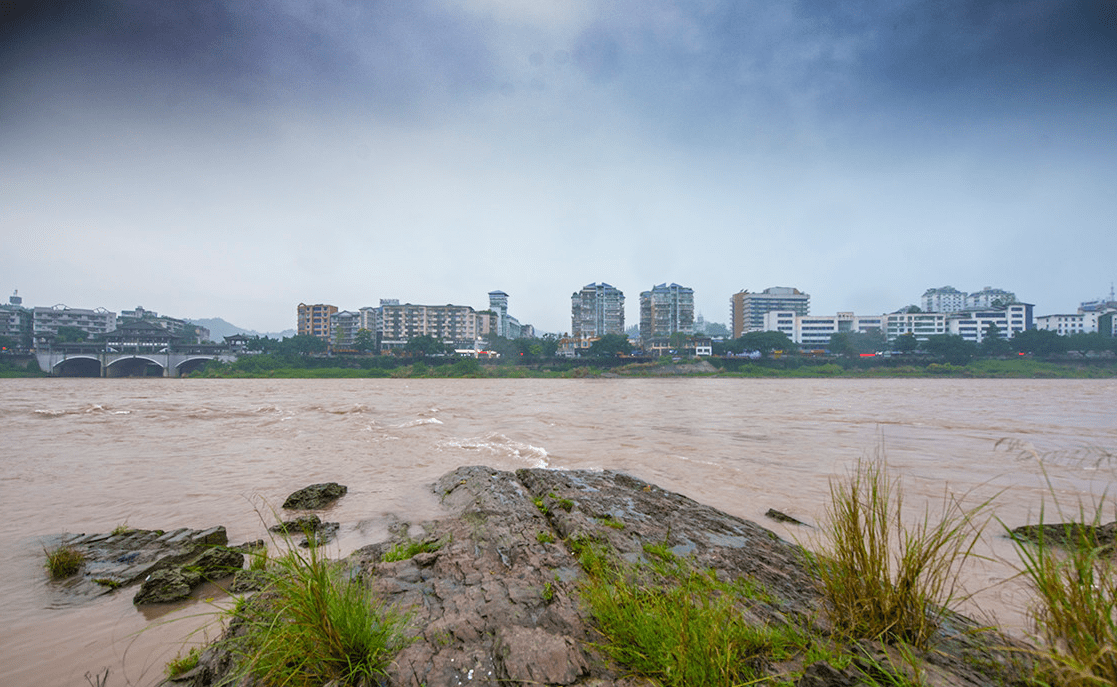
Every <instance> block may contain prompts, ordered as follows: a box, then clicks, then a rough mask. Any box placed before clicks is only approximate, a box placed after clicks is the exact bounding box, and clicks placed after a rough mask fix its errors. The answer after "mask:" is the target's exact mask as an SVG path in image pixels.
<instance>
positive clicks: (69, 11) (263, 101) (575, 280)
mask: <svg viewBox="0 0 1117 687" xmlns="http://www.w3.org/2000/svg"><path fill="white" fill-rule="evenodd" d="M3 12H8V13H9V14H8V16H6V17H5V18H4V19H3V24H2V25H0V240H2V241H0V245H2V248H0V250H2V254H3V271H2V272H0V274H2V278H0V289H2V290H6V291H7V292H8V293H11V291H12V290H14V289H19V292H20V295H22V296H23V297H24V303H25V305H54V304H56V303H65V304H67V305H69V306H71V307H81V308H93V307H105V308H108V309H110V310H114V311H119V310H121V309H126V308H132V307H135V306H136V305H143V306H144V307H146V308H148V309H152V310H157V311H159V312H160V313H163V314H167V315H171V316H175V317H187V318H202V317H223V318H225V319H226V320H229V321H230V322H232V323H234V324H237V325H239V326H241V327H246V328H250V329H256V330H259V331H277V330H281V329H286V328H292V327H294V325H295V308H296V306H297V304H298V303H299V302H300V301H302V302H307V303H319V302H325V303H331V304H334V305H337V306H338V307H340V308H342V309H350V310H355V309H357V308H359V307H362V306H366V305H377V304H378V301H379V299H380V298H398V299H400V301H401V302H412V303H425V304H445V303H455V304H462V305H472V306H474V307H476V308H479V309H480V308H484V307H487V305H488V298H487V293H488V292H489V291H491V290H494V289H501V290H503V291H506V292H507V293H508V294H509V295H510V311H511V313H512V314H513V315H516V316H517V317H518V318H519V319H520V320H521V321H523V322H525V323H532V324H535V325H536V327H537V328H539V329H540V330H543V331H560V332H561V331H568V330H569V328H570V295H571V293H572V292H573V291H576V290H578V289H579V288H581V287H582V286H583V285H585V284H588V283H590V282H600V281H605V282H608V283H610V284H612V285H614V286H616V287H618V288H620V289H621V290H623V291H624V293H625V296H626V299H627V323H628V324H630V325H631V324H636V323H637V319H638V312H639V311H638V297H639V293H640V292H641V291H643V290H647V289H650V288H651V287H652V286H653V285H655V284H658V283H662V282H668V283H670V282H678V283H680V284H683V285H685V286H689V287H691V288H693V289H694V290H695V301H696V305H697V309H698V310H699V311H701V312H702V314H703V315H704V316H705V317H706V319H707V320H712V321H719V322H726V321H727V320H728V319H729V299H730V296H731V295H732V294H733V293H736V292H737V291H740V290H742V289H748V290H752V291H756V290H761V289H764V288H766V287H769V286H794V287H798V288H800V289H802V290H804V291H806V292H808V293H810V294H811V312H812V313H815V314H827V313H830V314H832V313H834V312H836V311H839V310H852V311H855V312H857V313H859V314H879V313H882V312H889V311H892V310H895V309H897V308H899V307H901V306H903V305H906V304H909V303H917V302H918V299H919V296H920V295H921V294H922V293H923V291H924V290H926V289H927V288H929V287H937V286H943V285H947V284H949V285H953V286H955V287H956V288H959V289H961V290H963V291H976V290H978V289H981V288H982V287H985V286H995V287H1001V288H1005V289H1009V290H1012V291H1015V292H1016V294H1017V295H1018V296H1019V297H1020V298H1021V299H1022V300H1024V301H1026V302H1031V303H1034V304H1036V310H1037V314H1048V313H1055V312H1073V311H1074V309H1075V308H1076V307H1077V305H1078V303H1079V302H1080V301H1083V300H1088V299H1093V298H1097V297H1101V296H1103V295H1106V294H1107V293H1108V292H1109V289H1110V283H1111V282H1112V281H1114V280H1115V279H1117V267H1115V256H1117V227H1115V218H1117V2H1115V1H1114V0H1074V1H1071V0H1065V1H1058V0H1038V1H1037V0H938V1H936V2H909V1H906V0H849V1H846V2H831V1H829V0H800V1H798V2H795V1H773V0H704V1H694V2H668V1H665V0H611V1H609V2H604V1H597V2H590V1H588V0H561V1H560V0H553V1H550V2H547V1H543V0H540V1H535V2H522V1H521V0H430V1H422V0H407V1H406V2H403V1H399V2H363V1H362V2H358V1H345V0H289V1H276V2H270V3H265V2H255V1H248V0H245V1H242V2H234V1H227V2H220V1H217V0H193V1H191V2H170V1H167V2H153V1H151V0H123V1H121V2H107V1H105V2H101V1H97V0H58V1H56V2H45V1H44V2H38V3H35V2H31V3H20V2H16V3H0V13H3ZM8 293H0V296H4V297H6V296H7V295H8Z"/></svg>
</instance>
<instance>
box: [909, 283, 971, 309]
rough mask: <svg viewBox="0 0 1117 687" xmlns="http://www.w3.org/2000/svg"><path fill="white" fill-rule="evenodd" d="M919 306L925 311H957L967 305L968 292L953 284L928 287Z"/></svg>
mask: <svg viewBox="0 0 1117 687" xmlns="http://www.w3.org/2000/svg"><path fill="white" fill-rule="evenodd" d="M919 307H920V308H922V309H923V312H957V311H959V310H961V309H963V308H965V307H966V294H965V293H964V292H962V291H959V290H958V289H956V288H954V287H953V286H943V287H940V288H937V289H927V290H926V291H924V292H923V297H922V298H921V299H920V300H919Z"/></svg>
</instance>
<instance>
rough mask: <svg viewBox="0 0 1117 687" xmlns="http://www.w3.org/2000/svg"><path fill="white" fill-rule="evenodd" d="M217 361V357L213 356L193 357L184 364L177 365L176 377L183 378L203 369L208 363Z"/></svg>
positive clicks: (183, 362) (184, 361)
mask: <svg viewBox="0 0 1117 687" xmlns="http://www.w3.org/2000/svg"><path fill="white" fill-rule="evenodd" d="M216 359H217V356H212V355H196V356H191V357H189V358H187V359H186V360H183V361H182V362H180V363H178V364H177V365H175V376H176V377H181V376H183V375H188V374H190V373H191V372H194V371H196V370H199V369H201V368H202V366H203V365H205V364H206V363H208V362H209V361H211V360H216Z"/></svg>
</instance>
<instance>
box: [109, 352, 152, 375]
mask: <svg viewBox="0 0 1117 687" xmlns="http://www.w3.org/2000/svg"><path fill="white" fill-rule="evenodd" d="M165 374H166V373H165V368H164V367H163V364H162V363H160V362H159V361H157V360H153V359H151V358H148V357H146V356H143V355H134V356H128V357H126V358H117V359H116V360H114V361H112V362H111V363H108V364H107V365H105V376H106V377H162V376H164V375H165Z"/></svg>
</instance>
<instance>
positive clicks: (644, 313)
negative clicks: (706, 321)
mask: <svg viewBox="0 0 1117 687" xmlns="http://www.w3.org/2000/svg"><path fill="white" fill-rule="evenodd" d="M676 333H683V334H693V333H694V289H690V288H687V287H685V286H679V285H678V284H671V285H670V286H668V285H667V284H666V283H663V284H660V285H658V286H654V287H652V289H651V291H644V292H643V293H641V294H640V340H641V341H643V342H645V343H648V342H650V341H651V340H652V339H656V338H670V337H671V335H672V334H676Z"/></svg>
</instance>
